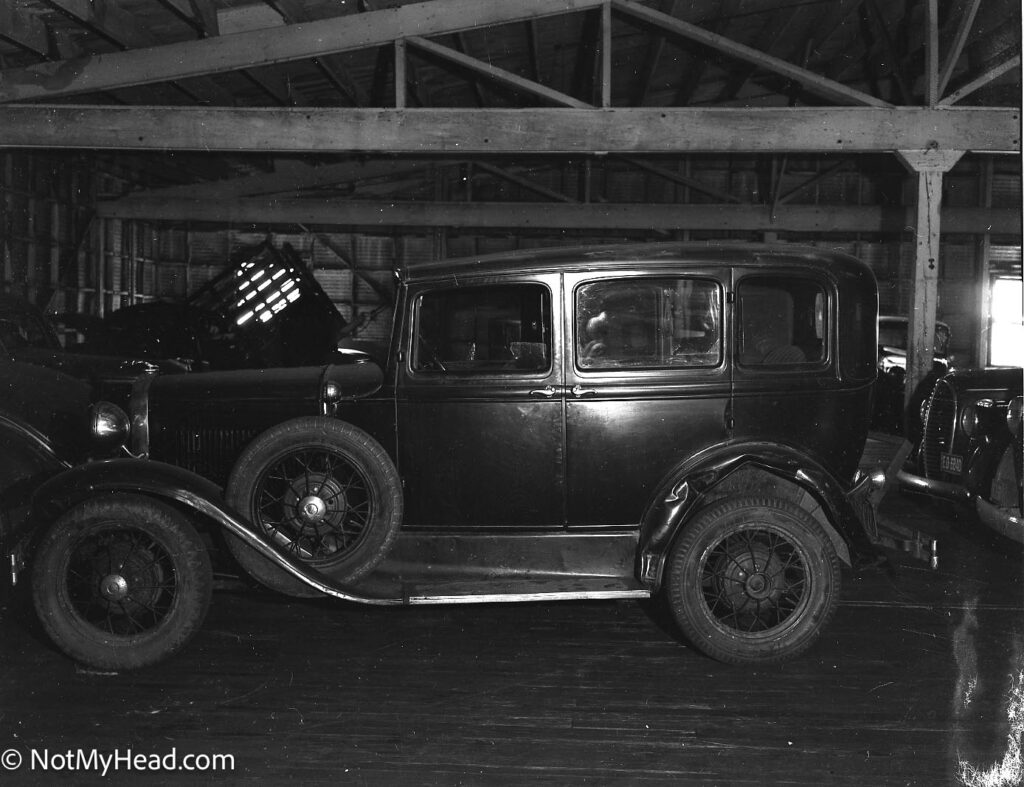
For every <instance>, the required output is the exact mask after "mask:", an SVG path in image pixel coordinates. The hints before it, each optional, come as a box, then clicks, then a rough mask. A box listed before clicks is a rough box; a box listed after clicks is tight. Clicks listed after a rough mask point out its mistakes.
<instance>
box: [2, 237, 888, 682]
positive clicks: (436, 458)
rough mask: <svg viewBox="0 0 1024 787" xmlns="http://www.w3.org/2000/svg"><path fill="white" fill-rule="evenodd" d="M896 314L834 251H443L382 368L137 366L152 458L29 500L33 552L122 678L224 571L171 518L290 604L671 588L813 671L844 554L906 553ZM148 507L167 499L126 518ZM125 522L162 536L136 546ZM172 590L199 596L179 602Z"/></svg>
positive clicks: (137, 392) (43, 576)
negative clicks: (886, 504)
mask: <svg viewBox="0 0 1024 787" xmlns="http://www.w3.org/2000/svg"><path fill="white" fill-rule="evenodd" d="M876 319H877V289H876V283H875V279H874V276H873V274H872V273H871V270H870V268H868V266H866V265H865V264H863V263H861V262H860V261H858V260H856V259H854V258H852V257H849V256H846V255H842V254H837V253H831V252H826V251H822V250H818V249H813V248H791V247H787V246H773V245H764V246H740V245H711V244H645V245H624V246H613V247H585V248H565V249H554V250H546V251H528V252H517V253H511V254H506V255H495V256H487V257H477V258H471V259H465V260H458V261H456V260H452V261H444V262H438V263H429V264H423V265H419V266H416V267H415V268H412V269H410V270H408V271H405V272H404V274H403V275H402V277H401V281H400V286H399V291H398V295H397V309H396V313H395V320H394V330H393V335H392V340H391V344H390V348H389V351H388V353H387V356H386V361H385V362H384V363H383V365H382V364H379V363H377V362H375V361H374V360H373V359H372V358H371V357H370V356H369V355H367V354H361V353H358V352H352V353H348V354H346V355H345V356H343V357H342V358H341V359H340V361H339V362H338V363H333V364H326V365H320V366H311V367H300V368H279V369H253V370H234V371H220V372H217V371H211V372H207V373H203V374H190V375H177V376H166V375H160V374H158V373H151V374H147V375H143V376H142V377H140V378H139V379H138V380H137V382H136V384H135V386H134V389H133V392H132V397H131V403H130V412H129V413H128V414H127V415H128V423H129V424H130V428H129V429H128V431H127V433H126V434H125V435H124V447H125V448H124V450H125V451H126V452H128V453H130V454H131V457H125V458H120V459H110V460H106V461H98V462H91V463H88V464H84V465H80V466H78V467H75V468H72V469H70V470H67V471H66V472H64V473H63V474H61V476H60V477H59V478H57V479H54V480H51V481H49V482H48V483H46V484H44V485H43V486H42V487H41V488H40V489H39V490H38V492H37V493H36V495H35V497H34V500H33V507H34V508H33V510H34V512H35V514H36V517H37V520H38V521H40V522H47V523H52V524H47V525H46V526H45V527H42V528H41V531H40V532H41V535H39V536H38V537H37V538H35V539H33V540H32V542H31V543H30V544H29V545H27V546H24V548H23V549H21V551H20V558H19V559H20V562H19V563H17V565H25V566H28V569H27V570H31V574H32V585H33V595H34V597H35V600H36V606H37V608H38V610H39V613H40V616H41V617H42V618H43V619H44V620H47V619H48V620H50V624H49V625H47V630H48V631H49V632H50V634H51V636H53V638H54V640H55V641H56V642H57V643H58V645H60V646H61V647H62V648H63V649H64V650H65V651H66V652H68V653H70V654H71V655H72V656H74V657H75V658H78V659H81V660H85V661H87V662H89V663H94V664H102V665H103V666H105V667H108V668H128V667H134V666H141V665H142V664H144V663H151V662H152V661H154V660H156V659H158V658H162V657H164V656H166V655H168V654H169V653H171V652H173V651H174V650H176V649H177V648H179V647H180V646H181V644H182V643H183V642H184V641H186V640H187V638H188V637H189V636H191V634H192V633H194V631H195V629H196V627H197V624H196V623H195V621H194V620H193V618H194V617H195V616H197V615H199V612H200V608H201V607H202V602H203V597H204V596H205V590H204V589H203V588H204V583H205V580H204V579H195V577H198V576H199V575H202V576H205V572H206V568H205V567H203V566H202V565H201V563H202V558H200V557H198V556H196V554H195V553H196V551H197V549H198V547H197V546H196V543H195V541H194V539H193V538H192V537H191V535H188V536H187V537H185V536H183V535H182V534H183V526H182V525H181V523H180V521H178V518H176V516H175V515H177V517H184V518H185V519H186V520H191V521H192V522H193V523H197V524H199V525H200V526H202V527H207V528H213V529H222V530H223V531H224V532H225V534H226V535H227V537H228V538H227V541H228V544H229V546H230V550H231V552H232V553H233V554H234V556H235V557H236V558H237V560H238V562H239V564H240V565H241V566H242V567H243V568H244V569H245V570H246V571H247V572H248V573H249V574H251V576H252V577H253V578H254V579H256V580H257V581H258V582H260V583H262V584H263V585H265V586H267V587H269V588H272V589H274V590H277V591H280V592H282V593H285V594H289V595H292V596H324V595H326V596H330V597H333V598H337V599H341V600H346V601H351V602H359V603H366V604H376V605H408V604H437V603H452V604H454V603H481V602H512V601H545V600H552V601H554V600H580V599H646V598H651V597H653V596H656V595H658V596H662V597H664V598H665V600H666V601H667V605H668V608H669V609H670V610H671V613H672V616H673V618H674V620H675V622H676V624H677V625H678V627H679V628H680V630H681V631H682V633H683V634H684V635H685V636H686V638H687V639H688V640H689V641H690V642H691V643H692V644H693V646H694V647H695V648H697V649H698V650H700V651H701V652H703V653H704V654H706V655H708V656H710V657H713V658H716V659H719V660H722V661H725V662H729V663H735V664H760V663H766V662H774V661H778V660H782V659H786V658H792V657H795V656H798V655H799V654H801V653H803V652H805V651H806V650H807V649H808V648H810V647H811V646H812V645H813V644H814V643H815V641H816V640H817V639H818V638H819V636H820V635H821V633H822V631H823V629H824V628H825V627H826V625H827V624H828V622H829V620H830V619H831V617H832V615H833V613H834V612H835V610H836V607H837V605H838V602H839V598H840V594H841V586H842V581H843V574H844V571H847V570H850V569H856V568H859V567H862V566H865V565H873V564H876V563H877V562H878V561H879V559H880V557H882V556H883V555H884V552H883V550H882V546H883V545H890V544H891V543H892V542H891V541H889V540H887V538H886V535H885V534H884V533H883V532H881V531H880V530H879V527H878V525H877V524H876V522H875V521H874V518H873V516H872V499H873V495H874V494H875V493H876V492H877V491H878V490H879V489H880V488H881V487H882V485H883V482H884V474H882V475H881V476H879V475H878V474H864V473H863V472H861V471H860V470H859V469H858V466H859V462H860V459H861V455H862V452H863V448H864V444H865V441H866V437H867V432H868V426H869V423H870V420H871V394H872V386H873V384H874V380H875V375H876V348H877V333H876V332H877V322H876ZM220 488H223V490H224V494H223V498H221V497H220V496H219V489H220ZM138 499H145V500H150V501H153V502H154V504H159V505H160V506H161V507H162V508H161V511H162V513H160V514H159V515H157V514H154V515H152V516H150V517H148V518H145V517H139V516H133V517H131V518H129V517H127V516H122V514H121V513H118V512H119V511H121V510H122V509H123V503H124V501H126V500H127V501H129V502H130V501H136V500H138ZM112 500H113V501H121V503H120V504H116V503H111V502H110V501H112ZM112 505H119V506H120V507H119V508H117V509H116V510H114V509H112V508H111V506H112ZM125 530H128V531H141V533H140V534H139V535H138V537H137V538H135V537H133V538H129V539H127V540H126V541H122V540H121V539H120V538H119V537H118V538H115V537H113V536H112V533H113V534H120V533H122V532H123V531H125ZM83 533H85V534H87V535H89V539H88V540H87V541H86V540H84V537H83V536H82V535H81V534H83ZM93 534H95V536H96V537H95V538H92V535H93ZM170 544H175V545H177V546H176V547H175V548H174V549H170V548H169V546H168V545H170ZM172 553H173V554H172ZM168 561H169V562H168ZM154 572H155V573H154ZM83 575H84V576H86V577H87V580H86V581H81V576H83ZM169 577H172V578H174V579H175V581H177V580H178V579H179V578H180V579H181V580H182V582H183V584H182V585H180V586H179V585H175V587H180V588H181V592H182V594H183V596H187V597H184V598H183V601H182V604H180V605H177V606H176V602H174V601H173V600H169V599H167V598H165V597H164V596H162V595H160V593H161V591H162V589H163V588H164V586H165V584H166V582H165V581H164V580H166V579H167V578H169ZM97 595H98V596H100V597H101V598H102V600H101V601H100V602H99V603H100V604H101V608H109V607H110V606H111V605H113V606H116V607H118V608H122V607H124V608H127V609H130V610H133V612H132V614H131V615H127V614H126V615H125V617H126V618H127V620H124V621H121V622H120V624H121V625H124V626H127V627H128V630H127V631H121V630H120V629H119V628H116V627H115V626H114V625H113V624H111V623H110V619H109V617H104V616H103V615H97V614H96V613H95V612H94V611H93V610H94V606H93V601H94V600H95V597H96V596H97ZM107 602H109V604H108V603H107ZM104 604H106V605H107V606H106V607H103V605H104ZM135 611H137V614H136V612H135ZM179 612H180V614H179ZM97 617H98V620H97ZM168 620H171V621H172V623H168V622H167V621H168ZM97 631H98V632H99V633H97ZM142 651H144V656H140V655H139V653H140V652H142Z"/></svg>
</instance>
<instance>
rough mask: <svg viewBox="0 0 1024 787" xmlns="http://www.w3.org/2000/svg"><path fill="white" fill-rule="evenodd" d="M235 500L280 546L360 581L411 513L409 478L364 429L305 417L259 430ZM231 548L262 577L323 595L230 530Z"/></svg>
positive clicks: (233, 492) (298, 592) (239, 473)
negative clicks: (406, 506)
mask: <svg viewBox="0 0 1024 787" xmlns="http://www.w3.org/2000/svg"><path fill="white" fill-rule="evenodd" d="M227 500H228V502H229V503H231V505H233V506H234V507H235V508H237V509H238V510H239V511H240V512H241V513H242V514H244V515H245V516H246V517H247V518H248V519H249V521H250V522H251V523H252V525H253V527H254V529H255V530H256V531H257V532H259V533H260V534H262V535H263V536H264V537H266V538H267V539H269V540H270V541H271V542H272V543H274V544H275V545H276V546H277V547H278V548H279V549H280V550H281V551H283V552H285V553H288V554H290V555H291V556H293V557H296V558H298V559H299V560H300V561H302V562H304V563H307V564H309V565H310V566H311V567H313V568H315V569H317V570H319V571H322V572H324V573H326V574H328V575H329V576H330V578H331V579H333V580H335V581H337V582H352V581H354V580H356V579H358V578H359V577H362V576H364V575H365V574H366V573H368V572H369V571H371V570H372V569H373V568H374V566H376V565H377V564H378V563H379V562H380V561H381V560H382V559H383V558H384V556H385V555H386V554H387V551H388V548H389V547H390V545H391V543H392V542H393V541H394V539H395V537H396V536H397V534H398V530H399V528H400V527H401V522H402V485H401V481H400V480H399V478H398V471H397V470H396V469H395V466H394V464H393V463H392V461H391V458H390V457H389V456H388V455H387V453H386V452H385V451H384V449H383V448H382V447H381V445H380V444H379V443H378V442H377V441H376V440H374V439H373V438H372V437H371V436H370V435H368V434H367V433H366V432H364V431H363V430H361V429H358V428H357V427H355V426H352V425H351V424H347V423H345V422H343V421H338V420H335V419H332V418H323V417H313V418H296V419H294V420H291V421H286V422H284V423H282V424H279V425H278V426H275V427H274V428H272V429H269V430H267V431H266V432H264V433H263V434H262V435H260V436H259V437H257V438H256V439H255V440H254V441H253V442H252V443H250V444H249V446H248V447H247V448H246V449H245V451H243V452H242V455H241V456H240V457H239V459H238V461H237V462H236V464H235V467H234V469H233V470H232V471H231V477H230V478H229V479H228V485H227ZM227 543H228V548H229V549H230V550H231V552H232V554H233V555H234V556H235V558H236V559H237V560H238V562H239V564H241V566H242V567H243V568H244V569H245V570H246V571H247V572H248V573H249V574H250V575H251V576H252V577H253V578H254V579H256V580H257V581H258V582H260V583H261V584H263V585H265V586H267V587H269V588H271V589H272V590H276V591H279V592H281V593H285V594H287V595H290V596H316V595H319V592H318V591H316V590H313V589H312V588H310V587H309V586H307V585H306V584H304V583H303V582H302V581H300V580H298V579H296V578H295V577H293V576H291V575H290V574H287V573H286V572H285V571H284V570H283V569H282V568H280V567H279V566H278V565H276V564H274V563H272V562H271V561H270V560H268V559H267V558H266V557H264V556H263V555H261V554H259V553H258V552H257V551H256V550H255V549H253V548H252V547H250V546H249V545H248V544H245V543H244V542H243V541H242V540H241V539H239V538H238V537H237V536H233V535H231V534H229V535H228V538H227Z"/></svg>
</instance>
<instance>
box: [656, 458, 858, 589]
mask: <svg viewBox="0 0 1024 787" xmlns="http://www.w3.org/2000/svg"><path fill="white" fill-rule="evenodd" d="M745 468H754V469H757V470H760V471H764V472H766V473H768V474H770V475H773V476H776V477H777V478H779V479H782V480H783V481H788V482H791V483H793V484H794V485H796V486H797V487H799V488H801V489H802V490H804V491H805V492H807V493H809V494H810V495H811V496H812V497H813V498H814V501H815V502H816V504H817V505H818V506H820V508H821V514H822V516H818V517H816V518H817V519H818V521H819V522H820V523H821V524H822V526H823V528H824V529H825V532H826V533H827V534H828V536H829V538H830V539H831V541H832V543H833V546H835V548H836V552H837V553H838V554H839V557H840V558H841V559H842V561H843V562H844V563H845V564H846V565H848V566H849V565H852V564H853V560H854V557H855V556H861V555H874V554H875V552H876V550H875V548H874V547H873V546H872V544H871V542H870V540H869V539H868V536H867V534H866V532H865V530H864V524H863V523H862V522H861V519H860V517H859V516H858V514H857V509H856V507H855V501H854V500H853V499H852V497H853V495H851V492H852V491H853V490H852V489H851V488H845V487H844V486H843V485H842V484H841V483H840V482H839V480H838V479H836V477H835V476H834V475H833V474H832V473H830V472H829V471H828V470H827V469H826V468H825V467H823V466H822V465H821V464H819V463H818V462H816V461H814V460H813V459H811V458H809V457H808V456H807V455H806V454H805V453H801V452H800V451H798V450H796V449H794V448H791V447H789V446H787V445H783V444H780V443H769V442H743V443H724V444H719V445H716V446H711V447H710V448H708V449H705V450H704V451H702V452H700V453H698V454H696V455H695V456H693V457H692V458H691V459H689V460H688V461H686V462H684V463H682V464H681V465H680V466H678V467H677V468H676V469H675V470H674V471H673V472H672V473H670V474H669V475H668V477H667V478H666V480H665V481H663V482H662V484H661V485H660V486H659V487H658V490H657V492H656V493H655V495H654V496H653V497H652V502H651V503H650V504H649V506H648V508H647V510H646V511H645V513H644V517H643V520H642V524H641V531H640V542H639V559H640V566H639V571H640V577H641V579H642V580H643V581H644V582H646V583H647V584H649V585H651V586H653V587H655V588H657V587H658V586H660V584H661V579H662V573H663V570H664V563H665V556H666V555H667V553H668V550H669V548H670V547H671V546H672V543H673V541H674V540H675V537H676V535H677V533H678V532H679V531H680V529H681V528H683V527H684V526H685V524H686V522H687V521H688V519H689V518H690V516H691V515H692V514H693V513H694V512H696V511H697V510H698V509H699V508H702V507H703V505H702V503H703V502H704V501H706V500H707V499H708V498H709V497H711V496H712V495H713V492H714V489H715V488H716V487H718V486H719V485H720V484H722V483H723V482H724V481H725V480H726V479H728V478H729V477H731V476H733V475H734V474H735V473H737V472H739V471H741V470H743V469H745Z"/></svg>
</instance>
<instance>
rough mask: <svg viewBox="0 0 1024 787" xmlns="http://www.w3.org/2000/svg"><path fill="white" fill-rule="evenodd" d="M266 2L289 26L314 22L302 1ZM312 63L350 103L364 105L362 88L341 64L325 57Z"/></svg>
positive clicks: (279, 0) (315, 59)
mask: <svg viewBox="0 0 1024 787" xmlns="http://www.w3.org/2000/svg"><path fill="white" fill-rule="evenodd" d="M268 2H269V3H270V5H271V6H272V7H273V8H274V9H275V10H276V11H277V13H279V14H280V15H281V18H282V19H284V21H285V22H287V23H288V24H289V25H296V24H301V23H303V22H314V21H316V20H315V19H314V18H313V16H312V15H311V14H310V13H309V10H308V8H307V6H306V4H305V3H304V2H302V0H268ZM313 62H314V63H315V64H316V67H317V68H319V69H320V71H321V73H322V74H323V75H324V77H325V78H326V79H327V80H328V81H329V82H330V83H331V84H332V85H334V86H335V87H336V88H337V89H338V90H339V91H340V92H341V93H342V94H343V95H344V96H345V97H346V98H347V99H348V100H349V101H350V102H351V103H353V104H354V105H355V106H357V107H361V106H365V105H366V97H365V95H364V94H363V90H362V88H361V87H360V86H359V84H358V83H357V82H356V81H355V80H354V79H352V78H351V77H350V76H349V74H348V72H347V71H346V70H345V69H344V67H343V66H342V65H341V63H338V62H335V61H334V60H332V59H331V58H330V57H328V56H326V55H325V56H324V57H317V58H314V59H313Z"/></svg>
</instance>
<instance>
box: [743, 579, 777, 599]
mask: <svg viewBox="0 0 1024 787" xmlns="http://www.w3.org/2000/svg"><path fill="white" fill-rule="evenodd" d="M744 589H745V590H746V591H747V595H748V596H750V597H751V598H756V599H766V598H768V597H769V596H771V594H772V583H771V580H770V579H768V577H766V576H765V575H764V574H761V573H758V574H750V575H749V576H748V577H747V580H746V583H745V584H744Z"/></svg>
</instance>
